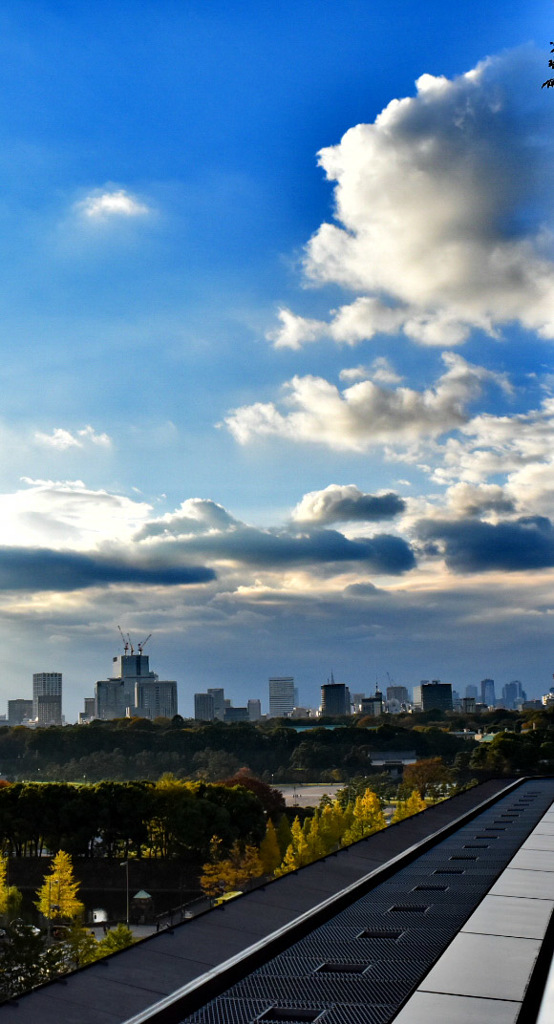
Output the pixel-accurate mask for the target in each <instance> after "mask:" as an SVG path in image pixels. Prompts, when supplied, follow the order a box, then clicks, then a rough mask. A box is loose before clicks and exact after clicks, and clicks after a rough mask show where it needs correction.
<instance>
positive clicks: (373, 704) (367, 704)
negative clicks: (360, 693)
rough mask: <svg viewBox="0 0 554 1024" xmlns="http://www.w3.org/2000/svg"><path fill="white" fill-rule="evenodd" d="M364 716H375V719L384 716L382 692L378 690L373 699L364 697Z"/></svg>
mask: <svg viewBox="0 0 554 1024" xmlns="http://www.w3.org/2000/svg"><path fill="white" fill-rule="evenodd" d="M362 714H363V715H373V716H374V717H375V718H377V717H378V716H379V715H382V714H383V694H382V693H381V691H380V690H376V691H375V693H374V694H373V696H372V697H364V699H363V701H362Z"/></svg>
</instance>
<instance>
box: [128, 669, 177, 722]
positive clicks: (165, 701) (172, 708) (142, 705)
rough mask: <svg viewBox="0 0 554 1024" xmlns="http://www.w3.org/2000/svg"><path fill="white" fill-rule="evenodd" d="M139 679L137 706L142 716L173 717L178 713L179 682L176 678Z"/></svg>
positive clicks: (136, 690) (138, 713)
mask: <svg viewBox="0 0 554 1024" xmlns="http://www.w3.org/2000/svg"><path fill="white" fill-rule="evenodd" d="M152 676H153V677H154V678H153V679H137V681H136V682H135V708H136V713H137V715H139V716H140V718H173V716H174V715H176V714H177V683H176V682H175V680H174V679H164V680H162V679H158V677H157V675H155V674H154V672H152Z"/></svg>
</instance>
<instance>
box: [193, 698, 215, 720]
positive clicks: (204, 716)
mask: <svg viewBox="0 0 554 1024" xmlns="http://www.w3.org/2000/svg"><path fill="white" fill-rule="evenodd" d="M194 718H195V720H196V721H197V722H213V720H214V718H215V701H214V698H213V696H212V694H211V693H195V694H194Z"/></svg>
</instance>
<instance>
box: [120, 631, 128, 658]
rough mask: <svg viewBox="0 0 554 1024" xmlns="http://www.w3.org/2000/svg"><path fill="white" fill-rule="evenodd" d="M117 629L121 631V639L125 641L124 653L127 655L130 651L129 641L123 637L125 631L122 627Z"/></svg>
mask: <svg viewBox="0 0 554 1024" xmlns="http://www.w3.org/2000/svg"><path fill="white" fill-rule="evenodd" d="M117 628H118V630H119V635H120V637H121V639H122V640H123V651H124V653H125V654H127V651H128V650H129V644H128V642H127V640H126V639H125V637H124V636H123V631H122V629H121V626H118V627H117Z"/></svg>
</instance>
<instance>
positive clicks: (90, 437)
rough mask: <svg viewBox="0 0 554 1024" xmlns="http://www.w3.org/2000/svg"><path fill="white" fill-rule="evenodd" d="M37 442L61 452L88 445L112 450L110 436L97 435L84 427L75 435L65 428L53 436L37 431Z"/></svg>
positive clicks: (92, 430) (56, 430) (59, 428)
mask: <svg viewBox="0 0 554 1024" xmlns="http://www.w3.org/2000/svg"><path fill="white" fill-rule="evenodd" d="M35 441H37V442H38V444H42V445H45V446H46V447H47V448H55V449H56V450H57V451H60V452H63V451H66V450H67V449H68V448H83V447H84V446H85V445H86V444H93V445H96V446H97V447H99V448H110V447H111V444H112V441H111V438H110V437H109V435H108V434H97V433H96V431H95V430H94V428H93V427H91V426H86V427H83V429H82V430H77V431H76V432H75V433H74V434H72V433H71V431H69V430H65V429H64V428H63V427H56V428H55V429H54V430H53V431H52V433H51V434H44V433H42V431H37V432H36V433H35Z"/></svg>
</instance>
